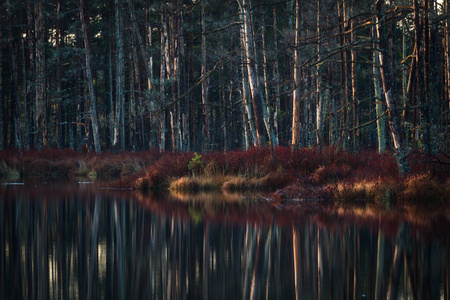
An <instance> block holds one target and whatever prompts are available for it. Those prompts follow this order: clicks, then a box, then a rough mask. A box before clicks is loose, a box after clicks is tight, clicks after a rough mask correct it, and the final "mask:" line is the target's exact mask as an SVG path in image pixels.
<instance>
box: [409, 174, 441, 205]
mask: <svg viewBox="0 0 450 300" xmlns="http://www.w3.org/2000/svg"><path fill="white" fill-rule="evenodd" d="M444 191H445V188H444V187H443V186H442V185H441V184H439V182H437V180H435V179H434V178H432V177H431V176H430V175H429V174H421V175H416V176H412V177H410V178H408V179H407V180H406V183H405V190H404V192H403V199H404V200H405V201H407V202H413V203H418V202H424V203H426V202H428V203H430V202H436V201H439V200H441V199H443V197H444V193H443V192H444Z"/></svg>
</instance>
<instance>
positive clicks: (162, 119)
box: [158, 4, 167, 152]
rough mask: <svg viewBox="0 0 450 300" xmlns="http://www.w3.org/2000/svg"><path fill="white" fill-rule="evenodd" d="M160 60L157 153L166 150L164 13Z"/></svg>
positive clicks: (163, 17) (162, 17)
mask: <svg viewBox="0 0 450 300" xmlns="http://www.w3.org/2000/svg"><path fill="white" fill-rule="evenodd" d="M161 8H164V4H161ZM161 24H162V29H161V56H160V57H161V59H160V61H161V62H160V75H159V81H160V83H159V84H160V86H159V99H160V105H159V107H160V112H159V116H158V118H159V151H161V152H163V151H165V149H166V116H165V107H164V106H165V100H166V89H165V84H166V80H165V78H166V61H165V51H164V48H165V47H166V42H165V41H166V36H167V24H166V18H165V15H164V12H163V13H161Z"/></svg>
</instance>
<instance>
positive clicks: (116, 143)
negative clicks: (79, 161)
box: [113, 0, 125, 150]
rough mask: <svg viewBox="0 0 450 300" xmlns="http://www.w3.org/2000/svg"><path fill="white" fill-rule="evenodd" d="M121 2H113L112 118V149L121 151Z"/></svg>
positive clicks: (119, 0)
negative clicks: (113, 75)
mask: <svg viewBox="0 0 450 300" xmlns="http://www.w3.org/2000/svg"><path fill="white" fill-rule="evenodd" d="M121 4H122V1H121V0H115V1H114V6H115V12H116V13H115V30H116V48H117V53H116V107H115V116H114V117H115V118H114V139H113V148H114V149H116V150H119V148H121V149H123V147H124V146H125V145H121V132H122V130H121V128H120V125H121V124H120V123H121V120H122V114H123V46H122V30H121V26H120V25H121V18H122V15H121Z"/></svg>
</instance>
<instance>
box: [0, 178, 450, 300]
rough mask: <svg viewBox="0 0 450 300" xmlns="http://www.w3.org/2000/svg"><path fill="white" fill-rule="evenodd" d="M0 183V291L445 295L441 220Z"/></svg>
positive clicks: (82, 295)
mask: <svg viewBox="0 0 450 300" xmlns="http://www.w3.org/2000/svg"><path fill="white" fill-rule="evenodd" d="M422 218H423V219H419V220H417V218H416V217H415V218H413V217H411V216H408V215H405V214H402V215H397V214H394V213H392V214H384V213H377V212H371V211H366V210H350V211H346V210H342V209H335V210H332V209H331V210H330V209H329V208H328V209H327V211H326V212H324V211H322V210H321V209H320V208H306V209H295V211H294V210H293V209H287V208H283V207H278V206H274V205H267V204H266V203H263V202H261V201H256V200H249V199H246V198H243V197H242V196H241V195H236V194H235V195H217V194H204V195H195V196H186V195H184V196H180V195H158V196H155V195H141V194H138V193H135V192H133V191H119V190H111V189H103V188H101V185H100V184H90V183H75V184H61V183H47V184H42V183H40V184H35V183H34V184H33V183H26V184H24V185H13V186H11V185H3V186H1V187H0V299H387V298H389V299H450V297H449V296H450V272H449V271H450V266H449V265H450V257H449V253H450V251H449V245H450V243H449V241H450V234H449V226H448V225H449V224H448V218H447V217H446V216H445V215H443V216H440V215H439V214H438V215H436V216H433V217H429V216H428V215H427V214H423V215H422Z"/></svg>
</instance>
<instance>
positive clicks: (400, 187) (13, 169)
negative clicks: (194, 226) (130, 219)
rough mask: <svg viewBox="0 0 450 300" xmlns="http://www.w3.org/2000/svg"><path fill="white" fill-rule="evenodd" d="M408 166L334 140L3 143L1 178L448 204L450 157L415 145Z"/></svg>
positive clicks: (282, 198)
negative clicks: (97, 146)
mask: <svg viewBox="0 0 450 300" xmlns="http://www.w3.org/2000/svg"><path fill="white" fill-rule="evenodd" d="M409 163H410V165H411V173H410V174H408V175H407V176H405V177H402V176H400V174H399V172H398V169H397V165H396V162H395V158H393V156H392V154H391V153H385V154H378V153H377V152H376V151H375V150H363V151H360V152H359V153H358V154H353V153H349V152H344V151H339V150H337V149H336V148H325V149H323V150H322V151H319V150H318V149H314V148H312V149H307V148H301V149H297V150H295V151H293V150H292V149H291V148H288V147H275V148H274V149H273V152H272V151H271V149H270V148H252V149H250V150H247V151H239V150H233V151H228V152H209V153H204V154H201V155H199V154H197V153H194V152H176V153H174V152H165V153H159V152H158V151H156V150H154V151H145V152H137V153H132V152H122V153H119V154H112V153H109V152H104V153H102V154H101V155H97V154H93V153H81V152H76V151H73V150H69V149H65V150H55V149H46V150H43V151H24V152H23V153H22V154H20V153H19V152H18V151H16V150H8V151H0V177H1V178H2V179H3V181H17V180H19V179H22V178H42V179H46V180H49V179H63V178H67V179H69V178H76V177H77V178H90V179H92V180H108V181H111V184H112V185H114V186H115V187H126V188H133V189H136V190H141V191H143V192H145V191H150V190H151V191H161V190H171V191H172V192H176V193H193V192H194V193H195V192H209V191H224V192H226V193H228V194H230V193H234V192H245V191H259V192H263V193H264V195H265V196H264V199H265V200H266V201H267V202H270V203H271V205H275V206H277V205H282V206H284V207H293V206H299V204H301V205H307V203H317V202H321V203H325V202H326V203H339V205H341V206H345V205H347V204H350V205H361V204H363V205H367V204H369V205H370V206H372V207H380V208H392V207H399V206H409V207H411V206H420V207H424V206H426V207H442V206H444V207H448V206H449V205H450V167H449V166H450V157H449V156H448V155H445V154H438V155H433V156H431V155H427V154H424V153H420V152H413V153H412V154H411V155H410V156H409Z"/></svg>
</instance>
